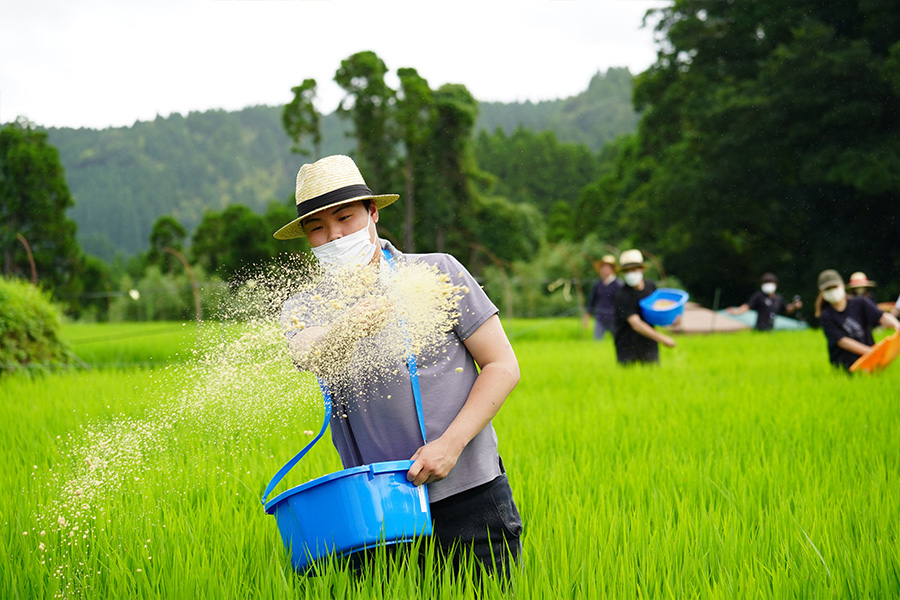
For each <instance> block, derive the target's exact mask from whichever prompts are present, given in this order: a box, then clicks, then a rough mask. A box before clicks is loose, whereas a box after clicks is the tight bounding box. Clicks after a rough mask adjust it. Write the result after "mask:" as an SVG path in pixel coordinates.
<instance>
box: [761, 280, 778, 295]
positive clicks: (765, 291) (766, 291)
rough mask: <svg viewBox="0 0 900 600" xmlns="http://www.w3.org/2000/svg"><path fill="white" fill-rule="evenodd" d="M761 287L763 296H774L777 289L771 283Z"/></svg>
mask: <svg viewBox="0 0 900 600" xmlns="http://www.w3.org/2000/svg"><path fill="white" fill-rule="evenodd" d="M761 287H762V291H763V294H774V293H775V290H776V289H778V286H777V285H775V284H774V283H771V282H766V283H764V284H762V286H761Z"/></svg>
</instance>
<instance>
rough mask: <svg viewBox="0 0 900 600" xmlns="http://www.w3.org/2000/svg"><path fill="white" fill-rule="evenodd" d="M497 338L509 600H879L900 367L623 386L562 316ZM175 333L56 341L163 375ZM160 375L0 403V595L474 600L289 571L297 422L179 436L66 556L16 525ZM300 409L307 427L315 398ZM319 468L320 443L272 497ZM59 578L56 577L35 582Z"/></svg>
mask: <svg viewBox="0 0 900 600" xmlns="http://www.w3.org/2000/svg"><path fill="white" fill-rule="evenodd" d="M505 325H506V327H507V329H508V331H509V334H510V337H511V341H512V343H513V346H514V348H515V351H516V354H517V356H518V358H519V361H520V365H521V368H522V374H523V377H522V380H521V382H520V384H519V386H518V387H517V389H516V390H515V391H514V392H513V395H512V396H511V397H510V399H509V400H508V401H507V402H506V403H505V405H504V406H503V408H502V410H501V411H500V413H499V415H498V416H497V418H496V419H495V420H494V426H495V428H496V429H497V433H498V437H499V439H500V451H501V453H502V455H503V458H504V464H505V466H506V468H507V472H508V474H509V477H510V481H511V485H512V488H513V493H514V495H515V498H516V502H517V504H518V506H519V509H520V511H521V513H522V516H523V521H524V527H525V529H524V540H523V541H524V556H523V565H524V568H523V570H522V572H521V574H520V575H519V578H518V581H517V584H516V588H515V597H516V598H526V599H530V598H534V599H543V598H586V599H591V598H624V597H652V598H711V599H716V598H723V599H725V598H727V599H729V600H731V599H734V598H753V599H758V598H811V597H834V598H838V597H840V598H894V597H897V596H898V594H900V580H898V578H897V576H896V575H897V573H898V571H900V562H898V561H900V536H898V522H897V519H896V518H895V515H897V514H898V513H900V479H898V477H897V473H898V469H900V464H898V456H897V452H896V435H895V434H896V431H897V429H898V427H900V413H898V411H897V410H896V402H895V399H896V377H897V375H898V369H900V364H894V365H892V367H891V369H890V370H889V371H888V372H885V373H883V374H882V375H880V376H873V377H848V376H846V375H844V374H843V373H839V372H834V371H832V370H831V369H830V367H829V366H828V363H827V359H826V354H825V346H824V338H823V337H822V335H821V333H820V332H815V331H801V332H790V333H775V334H769V335H758V334H753V333H752V332H747V333H741V334H731V335H710V336H696V337H685V336H682V337H679V338H678V340H677V341H678V347H677V348H676V349H675V350H674V351H671V352H667V353H666V354H664V355H663V362H662V364H661V365H659V366H658V367H657V368H642V367H634V368H628V369H623V368H618V367H616V366H615V359H614V356H613V351H612V347H611V345H610V344H608V343H602V344H597V343H595V342H593V341H592V340H590V339H588V338H587V337H585V338H583V339H579V337H578V336H579V331H580V330H579V326H578V321H577V320H576V319H563V320H559V319H556V320H544V321H531V320H516V321H512V322H508V323H505ZM172 329H175V330H177V329H187V331H186V332H185V337H186V339H187V341H188V342H191V341H192V340H193V336H194V331H193V329H192V325H191V324H190V323H189V324H188V325H187V327H186V328H182V327H181V324H180V323H177V324H146V325H140V326H137V325H126V326H97V325H91V326H76V327H74V328H72V327H67V328H66V329H65V331H66V332H67V334H68V335H70V336H71V338H70V339H71V340H72V341H73V346H74V348H75V349H76V351H79V349H82V348H83V349H84V350H81V352H83V354H84V355H85V356H88V355H89V353H88V352H87V347H88V346H91V347H92V348H93V349H94V352H95V353H94V354H93V355H92V356H94V357H96V363H94V364H101V363H108V362H114V361H110V360H109V358H108V357H110V356H117V355H118V352H119V350H118V349H117V347H118V346H127V347H128V348H129V353H131V354H133V355H134V356H135V360H138V361H140V360H142V359H141V357H142V356H143V357H146V356H151V355H152V356H153V357H154V360H156V359H157V358H158V357H172V360H173V361H175V362H180V360H181V358H180V356H181V355H182V354H183V352H184V350H185V348H189V347H191V344H190V343H188V344H185V341H184V340H179V339H177V337H175V335H173V333H172V331H171V330H172ZM142 332H143V335H142ZM176 333H177V331H176ZM126 335H129V336H132V337H127V338H126V337H124V336H126ZM104 336H106V337H108V339H106V340H104V341H98V338H103V337H104ZM163 339H164V340H167V342H168V343H169V344H170V345H169V346H168V347H166V345H165V344H160V343H159V340H163ZM79 340H80V341H81V343H76V342H77V341H79ZM89 340H94V341H93V342H90V341H89ZM141 343H143V344H146V348H145V349H144V351H143V352H140V351H139V347H140V345H141ZM188 353H190V352H189V351H188ZM164 360H165V359H164ZM91 362H93V360H92V361H91ZM179 368H180V367H178V368H176V367H174V366H173V367H172V368H170V369H164V368H162V365H159V367H158V368H154V369H134V368H132V369H122V368H95V369H93V370H91V371H77V372H66V373H58V374H53V375H51V376H50V377H48V378H42V379H41V380H40V381H35V380H32V379H29V378H27V377H12V378H9V379H7V380H5V381H4V385H3V386H0V421H2V422H4V423H15V424H16V427H6V428H4V429H3V434H2V435H0V452H2V454H3V456H5V457H6V458H7V462H6V468H5V469H4V475H3V477H2V478H0V498H2V500H0V510H2V512H3V514H4V521H5V522H6V524H7V526H8V527H7V535H4V536H2V537H0V552H2V554H3V555H4V556H6V557H7V559H6V560H4V561H3V562H2V564H0V596H2V597H4V598H46V597H52V596H54V594H55V593H57V592H61V591H65V592H66V595H67V597H70V598H125V597H127V598H196V597H208V598H245V597H253V598H273V599H274V598H279V599H280V598H284V599H287V598H322V597H328V598H367V599H368V598H371V599H378V598H468V597H474V596H475V595H476V594H475V591H474V590H473V589H471V588H470V587H468V585H467V583H466V582H465V580H462V581H454V580H452V579H449V578H448V579H444V578H441V577H439V576H437V575H435V573H434V571H433V569H432V570H428V571H426V572H425V574H424V575H423V574H420V572H419V570H418V569H415V568H409V567H408V565H405V564H390V562H389V561H386V560H384V559H382V561H381V562H380V563H379V564H377V565H376V567H375V569H374V571H373V572H372V573H368V574H364V575H363V576H359V577H354V576H352V575H351V574H350V573H348V572H347V571H346V569H345V568H343V567H342V566H341V565H337V566H332V568H331V569H330V571H329V572H328V573H326V574H324V575H322V576H320V577H302V576H298V575H296V574H295V573H293V572H292V571H291V569H290V566H289V563H288V559H287V556H286V553H285V551H284V549H283V547H282V545H281V541H280V539H279V536H278V532H277V529H276V526H275V522H274V519H273V518H272V517H270V516H267V515H265V514H264V513H263V510H262V508H261V506H260V504H259V496H260V494H261V490H262V489H264V486H265V484H266V483H267V482H268V480H269V478H270V477H271V476H272V475H273V473H274V472H275V470H277V469H278V467H280V466H281V465H282V464H283V462H284V461H286V460H287V459H288V458H290V457H291V456H292V455H293V454H294V453H295V452H296V450H297V449H298V447H299V445H300V444H301V443H303V441H304V440H305V439H307V438H306V437H304V436H302V434H301V433H300V432H301V431H302V430H303V429H306V428H314V427H315V423H316V422H317V420H318V419H317V417H318V414H317V413H315V411H311V412H310V417H309V419H307V420H302V421H301V422H293V421H292V422H282V423H280V424H279V425H278V426H277V427H273V428H272V429H271V430H267V431H265V432H251V431H249V430H240V429H236V430H234V431H229V432H227V433H226V434H224V435H223V436H222V437H221V438H218V437H210V436H204V435H202V434H201V433H199V432H198V431H195V430H192V429H191V427H190V425H191V422H190V421H189V420H188V421H186V422H183V423H176V426H175V427H174V428H173V429H172V430H170V431H171V435H170V436H167V443H166V444H165V447H163V448H157V449H155V450H154V451H153V452H148V453H147V454H146V455H143V456H142V457H141V462H140V464H141V466H142V468H141V469H140V470H139V471H138V472H136V473H135V475H136V476H137V478H136V479H135V478H129V480H128V481H127V482H125V488H124V491H123V493H115V494H109V495H105V496H101V497H98V498H97V499H96V502H95V503H94V504H93V506H91V507H90V509H89V512H90V514H92V515H94V516H96V520H95V521H92V525H91V527H90V529H89V531H79V532H77V534H78V541H79V542H80V543H78V544H76V545H74V546H71V547H69V546H66V542H67V541H68V540H71V538H69V537H68V536H67V530H66V529H64V528H59V527H57V526H56V525H55V523H56V521H55V519H56V517H57V515H56V514H53V513H51V514H50V515H48V516H49V517H51V522H52V523H54V526H53V527H46V529H44V527H43V526H40V525H39V523H38V522H37V521H36V513H38V512H39V511H40V510H41V509H42V508H43V507H45V506H48V505H49V506H52V502H53V501H60V500H65V499H66V497H65V496H62V495H61V494H60V491H61V490H60V486H59V485H58V482H59V479H54V475H55V474H59V476H60V477H61V478H63V479H64V477H65V474H66V473H68V472H69V470H68V469H70V468H71V465H70V461H72V460H74V459H75V457H76V456H77V455H76V453H75V449H76V448H78V447H79V444H83V443H86V442H89V441H90V438H88V432H90V431H96V430H97V429H98V428H100V427H102V426H109V427H111V428H112V429H111V431H112V432H116V431H119V430H121V431H122V432H123V433H128V432H130V431H131V430H130V429H129V424H134V423H140V422H146V420H147V419H151V418H152V416H153V414H154V410H155V409H158V408H159V407H160V406H162V405H163V403H164V402H166V401H167V400H169V399H170V398H173V397H177V396H178V394H179V390H180V389H182V388H184V387H188V386H190V385H192V379H191V378H190V377H186V376H182V375H188V374H189V371H188V372H180V371H179ZM179 373H181V375H179ZM298 377H299V376H298ZM247 378H248V379H251V380H252V379H253V378H254V375H253V373H252V371H248V372H247ZM260 385H262V384H260ZM23 398H27V399H28V401H27V402H23V401H22V399H23ZM210 401H211V402H213V406H214V407H215V406H217V405H216V404H215V403H214V402H215V398H211V399H210ZM297 401H298V402H304V403H309V404H310V405H316V404H318V407H319V408H321V404H319V402H320V400H319V399H318V398H311V397H306V396H303V395H298V399H297ZM220 414H221V416H222V417H226V416H227V414H225V412H224V411H220ZM244 448H253V450H252V451H249V450H246V451H245V450H244ZM124 449H128V448H127V447H125V448H124ZM340 468H341V467H340V463H339V461H338V459H337V457H336V453H335V452H334V450H333V448H332V447H331V445H330V444H329V443H328V441H327V438H326V439H323V440H322V441H321V442H320V443H319V444H318V445H317V446H316V447H315V448H314V449H313V451H312V452H311V453H310V454H309V455H308V456H307V457H305V458H304V459H303V460H302V461H301V462H300V463H299V464H298V465H297V467H295V469H294V471H292V473H291V474H290V475H289V481H288V482H286V484H285V485H287V486H290V485H296V484H299V483H301V482H303V481H306V480H307V479H308V478H311V477H314V476H317V475H321V474H323V473H327V472H332V471H334V470H337V469H340ZM51 469H52V471H51ZM48 484H49V485H48ZM59 529H62V533H60V531H59ZM42 531H45V535H43V536H42V535H41V532H42ZM82 535H84V536H86V537H81V536H82ZM73 537H74V536H73ZM41 544H43V545H44V547H43V549H41V546H40V545H41ZM425 551H426V552H427V551H428V550H427V547H426V548H425ZM79 563H82V564H79ZM60 564H62V565H63V566H64V567H65V576H64V577H63V578H59V577H57V576H55V575H54V573H55V572H56V569H57V568H58V565H60ZM598 574H599V575H598ZM65 585H69V587H68V588H67V589H65V590H62V589H60V587H61V586H65ZM478 597H480V598H484V599H486V600H487V599H490V598H506V597H509V594H508V593H507V594H503V593H500V592H499V591H498V590H496V589H488V590H487V591H485V592H484V593H482V594H481V595H479V596H478Z"/></svg>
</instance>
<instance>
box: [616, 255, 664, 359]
mask: <svg viewBox="0 0 900 600" xmlns="http://www.w3.org/2000/svg"><path fill="white" fill-rule="evenodd" d="M619 264H620V270H621V273H622V279H623V280H624V281H625V285H623V286H622V288H621V289H620V290H619V291H618V293H617V294H616V300H615V307H616V321H615V331H614V334H613V335H614V341H615V345H616V359H617V360H618V361H619V363H620V364H623V365H628V364H632V363H636V362H642V363H658V362H659V344H663V345H664V346H667V347H669V348H674V347H675V342H674V340H672V338H670V337H669V336H667V335H665V334H663V333H660V332H658V331H656V329H654V328H653V326H652V325H650V324H649V323H647V322H646V321H644V319H643V316H642V314H641V307H640V301H641V300H642V299H644V298H646V297H647V296H649V295H650V294H652V293H653V292H654V291H656V284H654V283H653V282H652V281H647V280H645V279H644V268H645V265H644V255H643V254H641V251H640V250H626V251H625V252H623V253H622V254H621V256H619Z"/></svg>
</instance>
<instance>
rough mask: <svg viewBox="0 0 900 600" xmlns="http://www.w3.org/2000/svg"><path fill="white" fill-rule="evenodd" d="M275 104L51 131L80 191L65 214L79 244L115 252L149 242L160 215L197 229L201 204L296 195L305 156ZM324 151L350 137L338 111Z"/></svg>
mask: <svg viewBox="0 0 900 600" xmlns="http://www.w3.org/2000/svg"><path fill="white" fill-rule="evenodd" d="M280 112H281V109H280V108H279V107H268V106H256V107H250V108H246V109H244V110H241V111H238V112H236V113H229V112H226V111H222V110H212V111H207V112H202V113H190V114H189V115H187V116H181V115H180V114H177V113H176V114H173V115H171V116H169V117H166V118H162V117H158V118H157V119H156V120H154V121H152V122H137V123H135V124H134V125H133V126H132V127H121V128H112V129H104V130H102V131H96V130H89V129H77V130H75V129H67V128H62V129H50V130H49V131H48V135H49V139H50V141H51V142H52V143H53V144H54V145H55V146H56V147H57V148H58V149H59V154H60V157H61V159H62V162H63V164H64V165H65V166H66V172H67V176H68V183H69V186H70V188H71V190H72V194H73V195H74V197H75V199H76V205H75V207H74V208H73V209H72V210H71V211H70V216H71V217H72V218H73V219H74V220H75V221H76V222H77V223H78V225H79V240H80V242H81V244H82V246H83V247H84V249H85V251H87V252H89V253H91V254H94V255H96V256H99V257H101V258H104V259H106V260H111V259H112V258H113V257H114V256H115V254H116V253H122V254H124V255H125V256H129V255H132V254H134V253H136V252H138V251H143V250H145V249H146V248H147V242H148V239H149V235H150V231H151V227H152V225H153V223H154V222H155V221H156V219H157V218H159V217H161V216H163V215H171V216H172V217H174V218H175V219H176V220H177V221H178V222H179V223H181V224H182V226H184V227H185V228H186V229H187V230H188V231H193V230H194V229H195V228H196V226H197V225H198V224H199V223H200V221H201V219H202V218H203V214H204V212H205V211H221V210H224V209H225V208H226V207H228V206H230V205H232V204H242V205H246V206H248V207H250V208H251V209H253V210H254V211H257V212H262V211H264V210H265V208H266V206H267V205H268V203H269V202H270V201H272V200H278V201H283V200H285V199H287V198H289V197H290V198H292V197H293V189H294V178H295V177H296V175H297V169H298V168H299V166H300V164H301V163H302V162H304V160H303V159H302V158H301V157H298V156H296V155H293V154H291V151H290V149H291V141H290V140H289V139H288V137H287V135H286V134H285V132H284V130H283V129H282V125H281V118H280ZM321 128H322V136H323V142H322V152H326V153H335V152H347V151H348V150H349V149H350V148H351V147H352V142H350V141H348V140H347V139H346V138H345V137H344V132H345V130H344V125H343V123H342V122H341V121H340V120H339V119H338V118H337V117H336V116H328V117H325V118H323V120H322V124H321Z"/></svg>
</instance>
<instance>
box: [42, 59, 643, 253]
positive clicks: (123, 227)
mask: <svg viewBox="0 0 900 600" xmlns="http://www.w3.org/2000/svg"><path fill="white" fill-rule="evenodd" d="M281 110H282V107H281V106H254V107H248V108H245V109H243V110H241V111H237V112H227V111H223V110H211V111H207V112H194V113H190V114H188V115H187V116H182V115H180V114H173V115H171V116H169V117H165V118H162V117H158V118H156V119H155V120H154V121H148V122H137V123H135V124H134V125H133V126H131V127H120V128H111V129H104V130H93V129H70V128H59V129H56V128H53V129H48V135H49V141H50V143H51V144H53V145H54V146H56V147H57V149H58V150H59V154H60V159H61V161H62V164H63V165H64V167H65V169H66V178H67V181H68V184H69V188H70V189H71V191H72V195H73V196H74V198H75V208H74V209H72V211H71V213H70V216H71V217H72V218H73V219H74V220H75V221H76V223H77V224H78V239H79V241H80V243H81V244H82V246H83V247H84V249H85V251H87V252H89V253H91V254H94V255H96V256H100V257H101V258H104V259H107V260H110V259H112V258H113V257H114V256H115V254H116V253H121V254H123V255H126V256H127V255H131V254H134V253H136V252H139V251H142V250H144V249H146V248H147V246H148V241H147V240H148V236H149V233H150V229H151V227H152V226H153V223H154V221H156V219H157V218H158V217H160V216H162V215H166V214H170V215H173V216H174V217H175V218H176V219H178V221H180V222H181V223H182V224H183V225H184V226H185V227H186V228H187V229H188V231H193V230H194V228H195V227H196V225H197V224H198V223H199V222H200V220H201V219H202V217H203V213H204V211H206V210H221V209H222V208H224V207H225V206H227V205H230V204H234V203H240V204H244V205H246V206H249V207H250V208H252V209H253V210H255V211H258V212H262V210H263V209H264V207H265V206H266V204H268V203H269V202H270V201H272V200H273V199H277V200H279V201H284V202H291V198H292V195H293V183H294V178H295V176H296V173H297V169H298V168H299V166H300V165H301V164H303V163H304V162H306V161H307V160H309V159H308V158H307V157H304V156H300V155H296V154H292V153H291V152H290V141H289V140H288V138H287V136H286V134H285V133H284V130H283V129H282V126H281ZM480 113H481V114H480V116H479V119H478V123H477V129H478V130H488V131H494V130H495V129H497V128H501V129H504V130H506V131H507V132H509V133H511V132H513V131H514V130H515V129H516V128H517V127H523V128H526V129H529V130H532V131H545V130H550V131H553V132H554V133H555V134H556V136H557V138H558V140H559V141H560V142H576V143H580V144H584V145H586V146H588V147H589V148H590V149H591V150H594V151H596V150H598V149H599V148H601V147H602V146H603V145H604V144H605V143H606V142H608V141H610V140H612V139H613V138H615V137H616V136H618V135H620V134H622V133H627V132H631V131H633V130H634V129H635V126H636V122H637V116H636V114H635V113H634V111H633V110H632V108H631V75H630V73H629V72H628V70H627V69H610V70H609V71H608V72H607V73H606V74H601V73H598V74H597V75H595V76H594V78H593V79H592V80H591V83H590V85H589V87H588V89H587V90H586V91H585V92H583V93H582V94H579V95H578V96H574V97H572V98H568V99H565V100H555V101H548V102H540V103H538V104H531V103H524V104H498V103H483V104H482V105H481V111H480ZM347 130H348V126H347V125H346V124H345V123H344V122H343V121H341V120H340V119H339V118H338V117H337V115H336V114H331V115H327V116H325V117H324V118H323V120H322V138H323V141H322V152H323V154H326V155H327V154H334V153H348V152H351V151H352V148H353V140H352V138H350V137H348V136H347ZM510 160H515V158H514V157H510Z"/></svg>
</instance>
